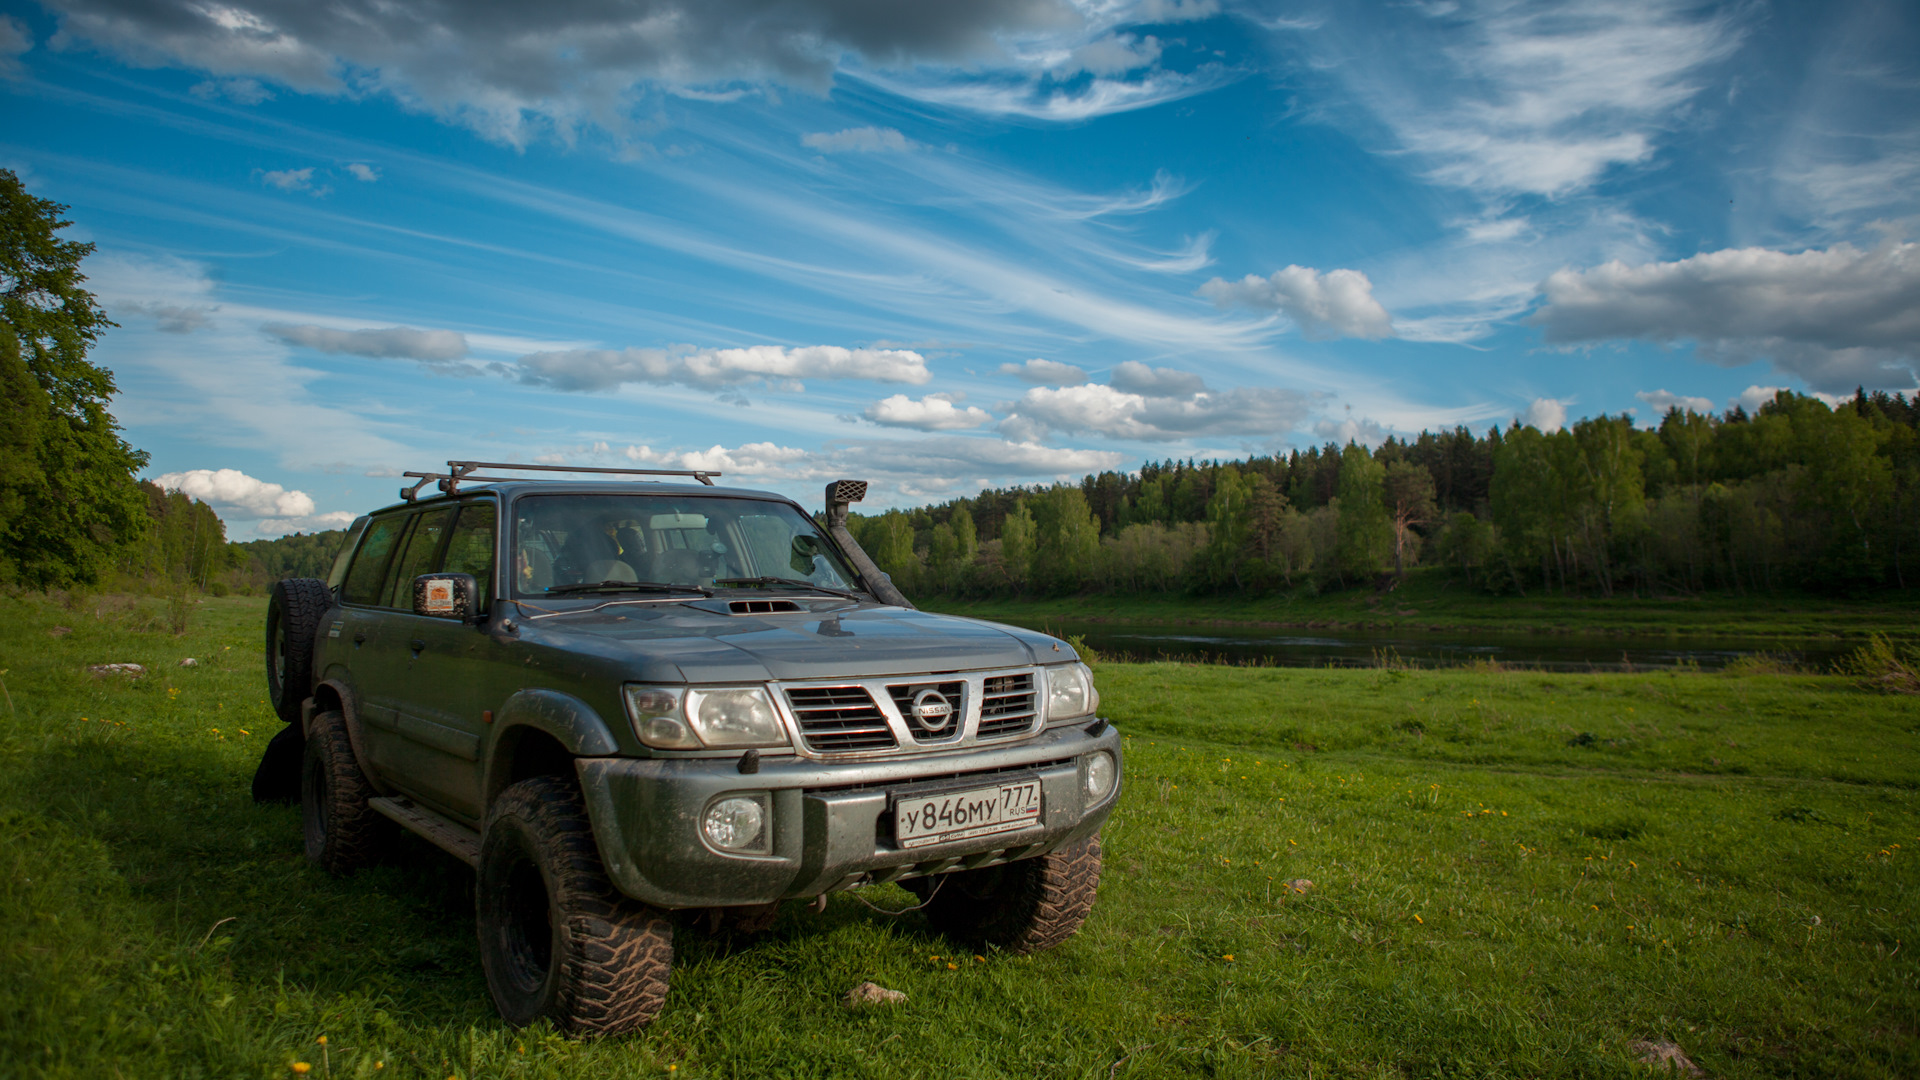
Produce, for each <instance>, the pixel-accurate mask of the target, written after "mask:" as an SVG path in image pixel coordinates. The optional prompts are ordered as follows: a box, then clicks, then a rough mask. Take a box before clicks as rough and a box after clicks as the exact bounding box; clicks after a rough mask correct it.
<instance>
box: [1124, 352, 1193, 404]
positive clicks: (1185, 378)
mask: <svg viewBox="0 0 1920 1080" xmlns="http://www.w3.org/2000/svg"><path fill="white" fill-rule="evenodd" d="M1107 382H1108V383H1110V384H1111V385H1112V386H1113V388H1114V389H1115V390H1120V391H1124V392H1125V393H1129V394H1140V395H1143V396H1145V397H1188V396H1191V395H1193V394H1198V393H1200V392H1201V391H1203V390H1205V389H1206V388H1207V384H1206V381H1205V380H1204V379H1202V378H1200V376H1198V375H1195V374H1193V373H1192V372H1190V371H1176V370H1175V369H1173V368H1157V367H1148V366H1147V365H1145V364H1143V363H1141V362H1140V361H1138V360H1127V361H1123V362H1122V363H1121V364H1120V365H1119V366H1118V367H1116V368H1114V369H1113V374H1112V375H1110V376H1108V377H1107Z"/></svg>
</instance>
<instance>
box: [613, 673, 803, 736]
mask: <svg viewBox="0 0 1920 1080" xmlns="http://www.w3.org/2000/svg"><path fill="white" fill-rule="evenodd" d="M627 713H628V715H629V716H630V717H631V719H632V720H633V730H634V733H635V734H636V735H639V736H640V741H641V742H643V743H646V744H647V745H648V746H651V747H654V748H656V749H660V750H700V749H711V750H731V749H739V748H744V747H751V746H785V745H787V733H786V730H785V729H784V728H782V727H781V726H780V717H779V716H778V715H776V714H775V713H774V711H773V702H772V701H771V700H770V699H769V698H768V697H767V691H766V688H765V687H760V686H729V687H718V688H714V689H699V688H685V689H683V688H681V687H675V686H628V687H627Z"/></svg>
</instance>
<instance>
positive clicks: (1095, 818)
mask: <svg viewBox="0 0 1920 1080" xmlns="http://www.w3.org/2000/svg"><path fill="white" fill-rule="evenodd" d="M1089 728H1098V729H1099V733H1098V734H1089V731H1088V729H1089ZM1096 750H1105V751H1107V752H1108V753H1110V754H1112V755H1113V756H1114V760H1115V762H1116V763H1120V760H1121V758H1120V733H1119V732H1118V731H1117V730H1115V729H1114V728H1113V727H1112V726H1111V725H1104V726H1103V725H1100V724H1098V723H1097V722H1094V721H1089V722H1088V723H1087V724H1084V725H1074V726H1070V727H1064V728H1055V729H1051V730H1048V731H1044V732H1042V733H1040V734H1039V735H1037V736H1035V737H1033V738H1031V739H1026V740H1023V741H1021V742H1019V743H1015V744H1012V745H1009V746H996V747H992V748H988V747H984V746H973V747H968V748H966V749H964V750H959V751H954V752H949V753H934V754H916V755H913V756H911V757H894V758H886V759H879V760H871V761H862V762H819V761H811V760H807V759H803V758H763V759H761V763H760V771H759V772H757V773H752V774H746V775H743V774H741V773H740V772H739V771H738V769H737V767H736V764H735V759H731V758H726V759H715V758H701V759H688V758H677V759H666V758H580V759H578V760H577V762H576V765H577V768H578V770H579V774H580V787H581V789H582V791H584V792H585V794H586V798H587V810H588V813H589V814H590V815H591V817H592V819H593V832H594V837H595V840H596V841H597V842H598V844H599V848H600V858H601V861H602V862H604V863H605V864H606V867H607V872H608V874H609V876H611V877H612V879H613V884H614V886H615V887H616V888H618V889H619V890H620V891H621V892H623V893H625V894H627V895H628V896H631V897H633V898H635V899H637V900H641V901H644V902H646V903H649V904H652V905H654V906H656V907H663V908H692V907H734V906H742V905H749V904H765V903H770V902H772V901H775V900H782V899H788V898H794V897H812V896H818V895H820V894H821V893H825V892H832V891H834V890H836V889H846V888H851V887H853V886H855V885H861V884H868V883H878V882H884V881H896V880H899V879H901V878H908V877H920V876H925V875H928V874H937V873H942V872H944V871H947V870H964V869H972V868H974V867H977V866H987V865H991V864H993V863H997V862H1011V861H1014V860H1016V859H1025V858H1031V857H1033V856H1035V855H1043V854H1045V853H1047V852H1049V851H1052V850H1053V849H1054V848H1057V847H1059V846H1061V845H1062V844H1067V843H1071V842H1073V841H1075V840H1079V839H1081V838H1082V837H1085V836H1089V835H1092V834H1093V833H1094V832H1096V831H1098V830H1099V828H1100V826H1101V825H1102V824H1103V823H1104V822H1105V821H1106V819H1107V815H1108V814H1110V813H1111V812H1112V811H1113V807H1114V805H1115V803H1116V802H1118V800H1119V797H1120V789H1121V787H1122V786H1123V781H1122V780H1121V779H1120V777H1119V776H1117V777H1116V779H1115V782H1114V786H1113V790H1112V791H1110V792H1108V793H1107V795H1106V797H1105V798H1103V799H1101V800H1100V801H1099V802H1098V803H1097V804H1094V805H1088V804H1087V797H1086V784H1085V778H1084V773H1083V770H1084V769H1085V768H1086V761H1087V756H1088V755H1089V754H1091V753H1092V752H1094V751H1096ZM1119 772H1120V774H1121V776H1124V773H1125V770H1124V768H1122V769H1121V770H1119ZM995 773H1025V774H1030V775H1033V776H1036V777H1038V778H1039V780H1040V805H1041V822H1040V824H1039V825H1038V826H1036V827H1033V828H1028V829H1022V830H1019V831H1017V832H1010V833H1000V834H997V835H990V836H981V837H974V838H970V839H965V840H954V841H950V842H947V843H943V844H934V845H930V846H927V847H916V848H913V849H911V850H906V849H902V848H899V847H897V846H896V845H895V844H894V841H893V820H892V815H891V814H890V813H889V812H888V805H889V804H888V792H889V791H892V790H895V789H898V788H902V787H907V786H909V785H917V784H922V783H936V782H943V781H949V780H951V781H955V782H956V783H960V782H966V781H970V780H973V779H978V781H979V782H980V783H982V784H991V783H994V782H995V781H996V780H997V779H999V777H996V776H995V775H993V774H995ZM736 794H737V795H755V794H766V795H769V796H770V798H769V800H768V802H769V804H770V806H771V809H772V814H771V821H770V824H769V827H770V828H771V829H772V853H771V854H768V855H732V854H722V853H720V852H718V851H715V850H714V849H712V848H710V847H708V846H707V845H706V844H705V843H704V842H703V841H702V840H701V836H700V820H701V817H702V815H703V814H704V813H705V810H706V807H707V805H708V804H709V803H710V802H711V801H712V800H713V799H715V798H717V797H719V796H722V795H736Z"/></svg>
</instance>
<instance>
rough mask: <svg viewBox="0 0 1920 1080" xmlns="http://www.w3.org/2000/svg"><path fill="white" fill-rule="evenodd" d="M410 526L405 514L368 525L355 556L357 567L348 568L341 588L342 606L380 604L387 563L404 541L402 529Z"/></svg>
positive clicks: (354, 562) (354, 560) (354, 565)
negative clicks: (396, 546)
mask: <svg viewBox="0 0 1920 1080" xmlns="http://www.w3.org/2000/svg"><path fill="white" fill-rule="evenodd" d="M406 524H407V518H406V516H405V515H404V514H395V515H394V516H392V517H389V518H381V519H380V520H378V521H376V522H374V523H373V524H371V525H369V526H367V531H366V534H365V535H364V536H363V537H362V538H361V540H360V550H359V551H357V552H355V553H354V556H353V565H352V566H350V567H348V568H347V579H346V582H345V584H343V585H342V586H341V588H340V600H341V602H342V603H347V604H377V603H379V602H380V585H381V583H383V582H384V581H386V577H387V563H388V562H389V561H390V560H391V559H392V556H393V548H394V541H396V540H398V539H399V538H400V530H401V529H402V528H403V527H405V526H406Z"/></svg>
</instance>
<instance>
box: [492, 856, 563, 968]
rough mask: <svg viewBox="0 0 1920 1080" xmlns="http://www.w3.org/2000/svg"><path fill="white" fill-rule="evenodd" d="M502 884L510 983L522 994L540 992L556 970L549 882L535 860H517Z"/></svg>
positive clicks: (502, 927)
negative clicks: (548, 977)
mask: <svg viewBox="0 0 1920 1080" xmlns="http://www.w3.org/2000/svg"><path fill="white" fill-rule="evenodd" d="M504 877H505V880H504V881H503V882H502V883H501V889H500V893H499V897H500V938H501V942H500V943H501V945H502V949H501V959H502V960H504V961H505V964H504V967H505V969H506V970H505V971H504V974H505V975H506V977H507V981H508V982H510V983H512V984H513V986H514V987H515V988H516V989H518V990H520V991H521V992H523V993H532V992H534V991H537V990H539V989H540V987H541V986H542V985H543V984H545V982H546V981H547V969H548V968H550V967H552V966H553V920H552V908H551V905H550V904H549V902H548V898H547V882H546V879H545V878H544V877H542V876H541V874H540V868H539V867H538V866H536V865H534V862H533V860H532V859H528V858H525V857H524V856H523V857H521V858H517V859H515V860H514V861H513V864H512V865H511V866H509V867H508V868H507V872H506V874H505V875H504Z"/></svg>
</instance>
